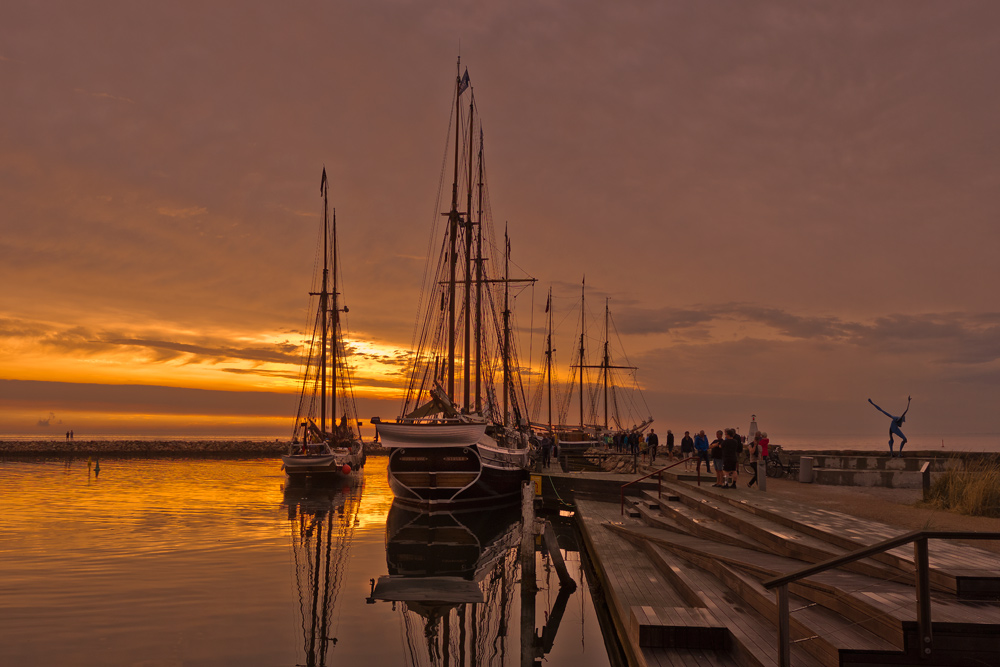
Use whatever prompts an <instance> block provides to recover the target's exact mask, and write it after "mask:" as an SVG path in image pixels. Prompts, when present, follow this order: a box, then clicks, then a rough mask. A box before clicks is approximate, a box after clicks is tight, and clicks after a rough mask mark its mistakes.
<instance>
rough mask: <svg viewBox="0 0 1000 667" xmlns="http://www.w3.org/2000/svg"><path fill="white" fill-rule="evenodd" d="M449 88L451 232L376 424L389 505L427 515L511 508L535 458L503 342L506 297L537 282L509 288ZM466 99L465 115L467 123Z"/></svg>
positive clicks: (459, 97) (471, 141)
mask: <svg viewBox="0 0 1000 667" xmlns="http://www.w3.org/2000/svg"><path fill="white" fill-rule="evenodd" d="M455 82H456V83H455V85H456V88H455V90H456V93H455V117H456V119H457V120H456V122H455V124H454V127H455V147H454V148H455V153H454V160H455V162H454V166H455V169H454V180H453V182H452V188H451V210H450V211H448V212H447V213H445V214H444V215H446V216H447V229H446V234H445V238H444V241H443V243H442V246H441V252H440V254H439V255H438V256H437V257H438V262H437V266H436V270H431V271H429V275H431V276H433V278H432V280H433V282H431V283H430V284H429V286H428V290H429V291H428V292H427V293H429V294H430V295H431V296H430V298H429V299H427V301H426V315H425V316H424V318H423V320H422V328H420V329H419V330H418V331H419V335H418V342H417V345H416V352H415V353H414V355H413V358H412V361H411V364H410V366H411V372H410V381H409V384H408V387H407V392H406V397H405V400H404V403H403V409H402V411H401V416H400V417H398V418H397V419H396V420H395V421H382V420H381V419H380V418H378V417H375V418H373V419H372V423H373V424H375V426H376V429H377V431H378V435H379V437H380V438H381V440H382V445H383V446H384V447H386V448H388V449H389V451H390V455H389V462H388V466H387V467H388V476H389V486H390V488H391V489H392V491H393V493H394V494H395V496H396V499H397V500H398V501H399V502H400V503H403V504H406V505H408V506H410V507H413V508H417V509H420V510H423V511H454V510H456V509H458V508H462V509H472V508H483V507H497V506H502V505H504V504H509V503H516V502H517V501H518V500H519V499H520V492H521V491H520V490H521V484H522V483H524V482H526V481H527V479H528V469H529V466H530V464H531V456H532V446H531V437H532V436H531V432H530V424H529V423H528V421H527V411H526V410H525V408H524V405H525V402H524V393H523V388H522V387H521V384H520V380H519V375H518V369H519V367H520V366H519V364H518V363H517V351H516V347H515V346H514V345H513V342H512V338H511V310H510V302H509V289H510V286H511V285H512V284H514V283H518V282H522V283H523V282H533V280H534V279H532V278H524V279H512V278H511V277H510V242H509V240H507V239H506V233H505V250H503V251H501V250H499V249H497V247H496V246H497V243H496V242H495V240H494V238H493V237H494V234H493V231H492V220H491V216H490V206H489V197H488V192H487V190H486V183H485V180H484V170H483V164H484V161H483V132H482V127H481V126H478V127H477V124H476V121H477V115H476V113H475V111H476V108H475V100H474V97H473V95H472V90H471V88H470V86H469V75H468V70H466V72H465V75H464V76H456V79H455ZM466 90H468V91H469V92H468V94H467V95H465V96H464V97H463V93H464V92H465V91H466ZM466 99H468V100H469V113H468V116H467V117H465V118H463V116H462V102H463V101H464V100H466ZM463 129H464V130H465V131H466V134H465V137H464V140H463V137H462V135H461V132H462V130H463ZM477 130H478V131H477ZM477 139H478V142H477ZM477 174H478V176H477ZM460 193H461V194H464V195H465V197H464V200H465V201H462V199H463V197H460ZM460 206H462V207H463V208H464V209H465V210H460ZM490 248H493V249H494V251H493V253H492V254H493V257H492V258H491V257H490V256H489V255H490V252H489V250H490ZM500 252H503V253H504V255H503V258H502V259H501V258H500V257H498V255H500ZM431 266H433V264H432V265H431ZM501 267H502V269H503V273H502V274H499V270H500V269H501Z"/></svg>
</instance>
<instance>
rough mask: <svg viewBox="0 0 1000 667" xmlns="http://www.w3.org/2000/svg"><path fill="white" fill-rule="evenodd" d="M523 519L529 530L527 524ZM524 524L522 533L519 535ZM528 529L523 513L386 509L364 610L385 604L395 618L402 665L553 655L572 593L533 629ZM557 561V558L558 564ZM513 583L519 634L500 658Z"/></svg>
mask: <svg viewBox="0 0 1000 667" xmlns="http://www.w3.org/2000/svg"><path fill="white" fill-rule="evenodd" d="M525 521H527V523H525ZM525 525H527V526H528V527H529V530H527V531H525V530H524V527H525ZM533 528H535V524H534V520H533V517H532V516H531V512H530V510H529V512H528V513H527V518H526V520H525V519H523V518H522V510H521V508H518V507H514V508H508V509H505V510H492V511H480V512H465V513H456V514H450V513H442V514H424V513H420V512H416V511H413V510H410V509H407V508H405V507H403V506H401V505H399V504H396V503H394V504H393V505H392V508H391V509H390V510H389V515H388V518H387V520H386V563H387V566H388V567H387V569H388V572H389V574H388V575H387V576H382V577H379V578H378V581H377V582H376V581H375V580H372V582H371V583H372V591H371V595H370V597H369V599H368V602H369V603H370V604H374V603H376V602H390V603H391V604H392V607H393V609H394V610H396V611H398V612H399V613H401V614H402V616H403V626H404V628H405V635H406V643H407V649H408V664H414V665H416V664H432V665H449V664H455V665H463V666H464V665H470V666H473V667H474V666H477V665H504V664H509V659H510V658H513V659H514V660H518V659H519V661H520V664H522V665H535V664H539V663H538V662H537V661H538V660H541V659H542V658H544V656H545V654H546V653H547V652H548V651H550V650H551V649H552V646H553V641H554V639H555V632H556V630H557V629H558V626H559V620H560V619H561V618H562V615H563V612H564V611H565V608H566V604H567V602H568V601H569V598H570V596H571V595H572V594H573V592H574V591H575V590H576V585H575V583H574V582H573V581H572V580H568V581H567V582H566V584H565V585H563V586H561V587H560V591H559V595H558V597H557V600H556V603H555V605H554V606H553V608H552V609H551V613H547V614H546V618H547V623H546V625H545V627H544V628H543V629H542V632H541V633H540V634H539V633H537V632H536V630H535V599H534V598H535V595H536V593H537V592H538V588H537V586H536V585H535V582H534V579H535V543H536V540H535V535H534V532H533V530H532V529H533ZM560 562H561V559H560ZM519 581H520V600H519V603H520V604H519V605H517V608H518V609H519V613H520V616H521V618H520V628H519V631H515V632H514V636H519V637H520V646H517V647H516V650H517V651H518V653H517V654H515V656H516V657H515V656H510V655H508V653H509V650H510V647H509V646H508V634H509V631H510V630H511V628H510V626H509V624H510V623H511V621H512V620H516V619H512V618H511V610H512V608H514V604H513V603H514V602H515V600H514V597H515V595H516V591H517V587H516V586H515V584H516V583H518V582H519Z"/></svg>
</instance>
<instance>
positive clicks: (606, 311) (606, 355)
mask: <svg viewBox="0 0 1000 667" xmlns="http://www.w3.org/2000/svg"><path fill="white" fill-rule="evenodd" d="M608 301H610V298H609V297H605V298H604V364H603V365H604V430H605V431H606V430H608V373H610V372H611V353H610V352H609V350H608V317H609V315H608V314H609V312H610V310H609V308H608Z"/></svg>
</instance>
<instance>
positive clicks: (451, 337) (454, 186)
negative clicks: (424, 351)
mask: <svg viewBox="0 0 1000 667" xmlns="http://www.w3.org/2000/svg"><path fill="white" fill-rule="evenodd" d="M461 66H462V57H461V56H459V57H458V65H456V67H455V69H456V74H455V175H454V178H453V179H452V182H451V211H449V212H448V232H449V238H450V241H449V246H448V269H449V275H448V396H449V397H450V398H451V399H452V400H454V398H455V264H456V262H457V259H458V258H457V256H456V253H455V246H456V244H457V242H458V218H459V216H458V140H459V125H460V123H459V119H460V118H461V113H462V107H461V104H460V103H459V100H460V99H461V97H462V92H461V91H462V77H461V76H460V75H459V74H458V72H459V71H460V69H461Z"/></svg>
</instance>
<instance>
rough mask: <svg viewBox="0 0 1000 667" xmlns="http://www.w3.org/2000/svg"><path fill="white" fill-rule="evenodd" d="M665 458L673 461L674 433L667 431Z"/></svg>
mask: <svg viewBox="0 0 1000 667" xmlns="http://www.w3.org/2000/svg"><path fill="white" fill-rule="evenodd" d="M667 458H668V459H670V460H671V461H673V460H674V432H673V431H671V430H670V429H669V428H668V429H667Z"/></svg>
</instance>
